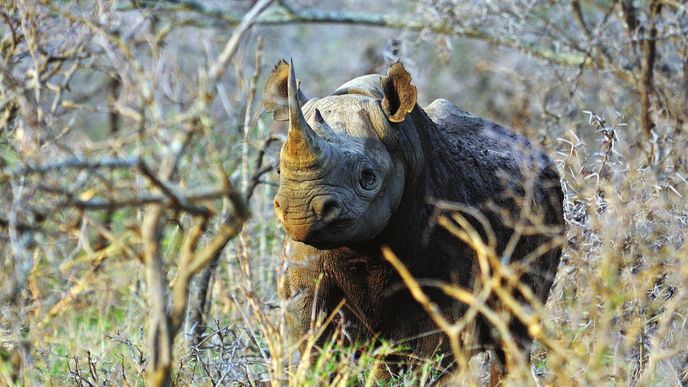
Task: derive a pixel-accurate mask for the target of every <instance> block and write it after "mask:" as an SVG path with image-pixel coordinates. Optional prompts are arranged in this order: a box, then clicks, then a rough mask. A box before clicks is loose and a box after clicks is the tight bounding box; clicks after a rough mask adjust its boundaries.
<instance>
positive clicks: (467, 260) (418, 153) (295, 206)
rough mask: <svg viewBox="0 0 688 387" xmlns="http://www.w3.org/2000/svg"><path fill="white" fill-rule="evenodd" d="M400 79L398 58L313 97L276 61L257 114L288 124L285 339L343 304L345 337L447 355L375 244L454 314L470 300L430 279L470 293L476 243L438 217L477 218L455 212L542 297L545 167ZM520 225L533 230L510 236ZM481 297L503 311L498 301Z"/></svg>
mask: <svg viewBox="0 0 688 387" xmlns="http://www.w3.org/2000/svg"><path fill="white" fill-rule="evenodd" d="M410 81H411V78H410V75H408V73H407V72H406V71H405V70H404V69H403V66H401V65H400V64H395V65H393V66H392V67H391V68H390V69H389V71H388V74H387V75H386V76H381V75H368V76H364V77H360V78H356V79H354V80H352V81H350V82H348V83H346V84H344V85H343V86H342V87H340V88H339V89H338V90H337V91H335V92H334V93H333V94H332V95H330V96H327V97H325V98H321V99H310V100H309V99H307V98H306V97H305V95H304V94H303V93H301V91H300V90H298V88H297V86H296V81H295V78H294V75H293V68H291V67H290V66H289V65H288V64H287V63H286V62H281V63H280V64H278V66H277V67H276V69H275V71H274V72H273V74H272V75H271V77H270V78H269V79H268V82H267V84H266V91H265V97H264V98H265V106H266V108H267V109H268V110H269V111H271V112H273V113H274V117H275V118H276V119H278V120H289V122H290V129H289V135H288V137H287V141H286V142H285V145H284V146H283V148H282V152H281V156H280V169H281V177H280V187H279V190H278V193H277V196H276V198H275V207H276V213H277V216H278V218H279V220H280V222H281V223H282V224H283V225H284V227H285V230H286V233H287V236H286V240H285V242H284V247H283V251H282V266H281V272H280V273H281V286H280V296H281V297H282V298H283V300H284V301H285V304H286V308H287V319H288V328H289V332H290V334H291V335H292V336H294V337H295V338H299V337H301V336H302V335H303V334H305V333H306V332H307V331H308V329H309V328H310V327H311V326H312V321H311V320H312V318H314V317H315V316H318V315H329V314H330V313H333V312H334V311H335V309H336V308H337V306H338V305H340V303H341V301H342V300H344V304H343V306H342V307H341V309H340V310H339V312H338V313H339V316H340V318H338V319H337V321H338V324H340V325H341V326H342V327H343V329H344V330H345V332H346V334H347V335H348V336H347V337H349V339H351V340H364V339H369V338H374V337H375V338H383V339H387V340H392V341H395V342H399V343H403V345H405V346H406V347H408V348H410V349H411V350H412V351H413V352H415V353H416V354H420V355H424V356H429V355H432V354H433V353H434V352H435V351H437V350H439V351H444V352H448V351H449V346H448V344H447V340H446V337H445V336H444V334H442V333H440V332H438V329H437V326H436V325H435V324H434V323H433V320H432V319H431V318H430V317H429V316H428V315H427V313H426V312H425V311H424V310H423V308H422V307H421V305H420V304H419V303H418V302H417V301H416V300H415V299H414V298H413V297H412V296H411V294H410V292H409V291H408V290H407V289H406V287H405V286H404V285H403V283H402V281H401V279H400V277H399V275H398V274H397V272H396V271H395V270H394V268H393V267H392V266H391V265H390V264H389V263H388V262H386V261H385V260H384V259H383V256H382V254H381V247H382V246H388V247H389V248H390V249H391V250H392V251H393V252H394V253H395V254H396V255H397V256H398V257H399V259H400V260H401V261H402V262H403V263H404V264H405V266H406V267H407V268H408V269H409V271H410V272H411V274H412V275H413V276H414V277H415V278H416V279H417V280H418V281H419V282H420V283H421V284H425V285H427V286H424V287H423V290H424V292H425V293H426V294H427V295H428V296H429V297H430V299H431V300H432V301H433V302H434V303H436V304H437V305H438V306H439V307H440V309H441V311H442V313H443V314H444V315H445V316H446V317H447V318H449V319H450V320H451V321H454V320H456V319H458V318H460V317H461V316H462V315H463V313H464V312H465V310H466V306H465V305H464V304H462V303H460V302H458V301H457V300H455V299H453V298H451V297H448V296H447V295H445V294H444V293H443V292H442V291H440V290H439V288H438V287H437V286H436V284H438V283H447V284H453V285H457V286H460V287H462V288H466V289H474V288H476V286H477V285H476V284H477V283H478V282H479V281H478V278H479V274H478V273H479V269H478V268H477V266H478V265H477V262H476V254H475V252H474V250H473V249H472V248H471V247H469V246H468V245H467V244H466V243H464V242H462V241H461V240H460V239H459V238H457V237H456V236H455V235H452V234H451V233H450V232H448V231H447V230H446V229H445V228H443V227H440V226H439V225H437V219H438V218H439V216H441V215H443V214H447V215H449V216H451V214H452V213H455V212H456V211H457V210H460V209H466V208H471V209H474V210H477V211H478V212H479V213H480V214H482V215H484V217H483V218H480V219H479V217H478V216H476V215H475V213H472V214H473V215H470V214H469V213H462V215H463V216H464V218H465V219H467V220H468V222H469V223H470V224H471V227H474V228H475V230H478V232H479V234H480V236H481V238H482V239H484V240H485V241H488V240H490V239H491V238H492V237H494V238H492V239H494V240H495V241H496V245H495V246H494V247H495V249H496V251H497V256H499V257H501V259H502V260H503V261H504V263H507V264H508V263H515V262H521V263H523V265H522V266H521V267H520V269H519V271H518V275H519V276H520V282H521V283H522V284H524V285H526V286H527V287H529V288H530V289H532V291H533V293H534V294H535V296H536V297H537V298H538V299H539V301H541V302H544V301H545V300H546V298H547V295H548V292H549V289H550V287H551V285H552V282H553V280H554V276H555V274H556V269H557V266H558V264H559V260H560V255H561V243H553V241H557V240H560V239H561V235H562V233H563V226H564V220H563V213H562V201H563V196H562V190H561V186H560V182H559V176H558V174H557V171H556V168H555V167H554V165H553V163H552V162H551V161H550V160H549V159H548V158H547V156H546V155H545V154H544V153H542V152H541V151H540V150H538V149H536V148H535V147H533V146H532V145H531V144H530V143H529V142H528V141H527V140H526V139H525V138H523V137H522V136H519V135H516V134H514V133H512V132H511V131H509V130H507V129H505V128H503V127H501V126H499V125H497V124H494V123H492V122H490V121H487V120H485V119H482V118H478V117H474V116H471V115H470V114H467V113H465V112H463V111H461V110H460V109H459V108H457V107H456V106H455V105H453V104H452V103H451V102H449V101H447V100H444V99H438V100H436V101H434V102H433V103H432V104H430V105H429V106H427V107H426V108H424V109H422V108H421V107H419V106H418V105H417V104H416V90H415V87H414V86H413V85H411V83H410ZM524 209H525V210H527V211H524ZM459 213H461V211H459ZM524 217H527V218H528V219H523V218H524ZM481 219H482V220H487V221H488V223H489V226H487V227H486V226H485V224H484V222H481V221H480V220H481ZM519 219H520V221H519ZM519 222H520V223H519ZM517 224H521V225H524V226H528V227H529V228H528V229H529V230H530V231H528V232H521V234H522V235H520V237H519V238H512V236H513V234H514V228H515V227H517V226H516V225H517ZM536 225H537V226H538V227H534V226H536ZM533 229H535V230H536V232H533ZM489 230H491V231H492V232H490V231H489ZM512 239H513V240H512ZM510 240H512V242H511V243H510ZM514 242H516V243H514ZM486 243H487V242H486ZM548 245H549V246H550V247H548V248H544V249H542V248H541V246H548ZM538 248H540V252H539V253H535V254H531V253H533V252H534V251H536V250H538ZM524 257H526V258H527V259H528V262H524V261H523V260H524ZM516 298H518V299H520V298H519V297H518V296H517V297H516ZM314 303H315V305H314ZM488 304H489V305H490V306H491V307H493V308H494V309H497V310H499V308H500V306H499V305H500V304H499V303H498V302H497V301H495V299H490V300H488ZM500 316H501V317H502V318H507V319H509V321H505V322H506V323H507V325H508V326H509V329H510V332H511V333H512V334H513V336H514V337H515V339H516V340H517V341H518V342H519V344H520V345H522V346H524V347H525V346H527V345H528V344H529V343H530V342H531V341H532V339H531V338H530V337H529V336H528V332H527V329H526V327H525V326H524V325H523V324H522V323H521V322H520V321H518V319H516V318H513V317H509V316H508V315H507V314H502V315H500ZM504 316H507V317H504ZM476 321H477V324H476V326H475V328H476V329H475V331H473V333H474V337H475V342H476V345H478V346H482V347H484V348H499V347H500V346H501V338H500V336H499V334H498V333H497V332H496V330H495V329H492V328H491V326H490V324H488V323H487V322H486V321H485V320H483V319H482V318H481V317H480V316H479V317H478V318H477V320H476Z"/></svg>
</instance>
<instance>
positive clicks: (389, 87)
mask: <svg viewBox="0 0 688 387" xmlns="http://www.w3.org/2000/svg"><path fill="white" fill-rule="evenodd" d="M380 83H381V84H382V93H383V94H384V98H383V99H382V110H383V111H384V112H385V115H386V116H387V119H388V120H389V121H390V122H401V121H403V120H404V118H406V114H408V113H410V112H411V111H412V110H413V108H414V107H415V106H416V86H414V85H412V84H411V74H409V73H408V72H407V71H406V69H405V68H404V65H402V64H401V63H399V62H396V63H394V64H393V65H391V66H390V67H389V69H388V70H387V76H386V77H382V78H381V80H380Z"/></svg>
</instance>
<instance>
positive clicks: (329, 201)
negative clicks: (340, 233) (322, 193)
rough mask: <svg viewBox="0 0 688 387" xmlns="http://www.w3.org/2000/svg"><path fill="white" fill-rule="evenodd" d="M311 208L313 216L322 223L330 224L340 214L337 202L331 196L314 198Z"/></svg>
mask: <svg viewBox="0 0 688 387" xmlns="http://www.w3.org/2000/svg"><path fill="white" fill-rule="evenodd" d="M312 206H313V211H314V212H315V215H316V216H317V217H318V220H320V222H322V223H330V222H332V221H334V220H336V219H337V217H338V216H339V213H340V212H341V206H340V204H339V201H337V199H335V198H334V197H331V196H326V197H316V198H314V199H313V201H312Z"/></svg>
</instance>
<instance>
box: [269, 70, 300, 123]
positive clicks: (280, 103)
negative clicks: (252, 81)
mask: <svg viewBox="0 0 688 387" xmlns="http://www.w3.org/2000/svg"><path fill="white" fill-rule="evenodd" d="M289 69H290V66H289V63H287V62H286V61H285V60H280V61H279V62H278V63H277V65H276V66H275V69H274V70H272V73H270V76H268V79H267V81H265V89H264V90H263V106H264V107H265V110H267V111H269V112H270V113H272V117H273V118H274V119H275V121H287V120H288V119H289V102H288V93H289V90H288V88H289V87H288V80H289ZM296 97H297V99H298V101H299V104H300V105H303V104H304V103H306V101H307V98H306V96H305V95H304V94H303V93H302V92H301V90H297V94H296Z"/></svg>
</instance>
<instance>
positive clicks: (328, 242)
mask: <svg viewBox="0 0 688 387" xmlns="http://www.w3.org/2000/svg"><path fill="white" fill-rule="evenodd" d="M355 224H356V220H355V219H354V218H344V219H336V220H333V221H331V222H330V223H327V224H325V225H323V226H322V227H318V226H315V227H314V229H312V230H311V232H309V233H308V234H307V235H305V236H304V237H302V238H301V239H302V240H299V242H302V243H305V244H307V245H311V246H313V247H316V248H320V249H323V248H336V247H340V246H342V245H343V244H344V242H346V241H348V240H350V238H351V234H352V232H353V231H354V228H355Z"/></svg>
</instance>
